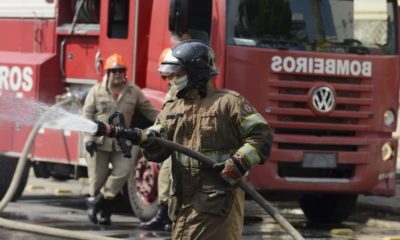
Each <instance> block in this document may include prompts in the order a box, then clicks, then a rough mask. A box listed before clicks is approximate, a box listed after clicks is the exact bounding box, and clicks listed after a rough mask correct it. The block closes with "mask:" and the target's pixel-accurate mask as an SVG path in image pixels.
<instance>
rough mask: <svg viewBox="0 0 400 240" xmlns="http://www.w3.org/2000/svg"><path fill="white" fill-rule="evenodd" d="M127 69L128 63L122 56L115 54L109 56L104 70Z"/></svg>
mask: <svg viewBox="0 0 400 240" xmlns="http://www.w3.org/2000/svg"><path fill="white" fill-rule="evenodd" d="M121 68H122V69H126V62H125V60H124V59H123V58H122V56H121V55H119V54H117V53H114V54H113V55H111V56H109V57H108V58H107V60H106V63H105V64H104V70H106V71H108V70H110V69H121Z"/></svg>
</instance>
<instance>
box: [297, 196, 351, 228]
mask: <svg viewBox="0 0 400 240" xmlns="http://www.w3.org/2000/svg"><path fill="white" fill-rule="evenodd" d="M357 196H358V195H357V194H305V195H303V196H302V197H301V198H300V201H299V202H300V207H301V209H302V210H303V212H304V215H305V216H306V217H307V219H308V221H310V222H312V223H340V222H342V221H344V220H346V219H347V218H348V217H349V216H350V214H351V212H352V210H353V209H354V206H355V204H356V201H357Z"/></svg>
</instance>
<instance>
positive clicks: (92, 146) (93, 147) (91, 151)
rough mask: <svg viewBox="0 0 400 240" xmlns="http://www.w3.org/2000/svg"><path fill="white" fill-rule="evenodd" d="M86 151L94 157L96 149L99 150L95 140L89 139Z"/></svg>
mask: <svg viewBox="0 0 400 240" xmlns="http://www.w3.org/2000/svg"><path fill="white" fill-rule="evenodd" d="M85 148H86V151H87V152H88V153H89V154H90V157H93V154H94V152H95V151H97V146H96V143H95V142H94V141H88V142H86V143H85Z"/></svg>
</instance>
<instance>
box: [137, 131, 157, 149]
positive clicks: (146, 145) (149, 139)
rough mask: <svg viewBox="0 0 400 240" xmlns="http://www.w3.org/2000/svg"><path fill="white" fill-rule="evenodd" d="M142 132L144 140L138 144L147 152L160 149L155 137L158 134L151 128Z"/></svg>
mask: <svg viewBox="0 0 400 240" xmlns="http://www.w3.org/2000/svg"><path fill="white" fill-rule="evenodd" d="M143 134H145V135H146V137H145V139H146V140H144V141H143V142H141V143H140V144H139V146H140V147H141V148H143V149H144V150H145V151H147V152H155V151H158V150H159V149H160V145H159V144H158V143H157V141H156V138H157V137H159V134H158V133H157V132H155V131H152V130H147V131H145V132H144V133H143Z"/></svg>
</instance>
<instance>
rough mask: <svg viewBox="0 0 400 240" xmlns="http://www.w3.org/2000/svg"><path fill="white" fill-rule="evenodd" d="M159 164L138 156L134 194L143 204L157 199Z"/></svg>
mask: <svg viewBox="0 0 400 240" xmlns="http://www.w3.org/2000/svg"><path fill="white" fill-rule="evenodd" d="M158 172H159V165H158V164H157V163H153V162H148V161H146V160H145V159H144V158H140V159H139V161H138V162H137V164H136V167H135V182H136V194H137V196H138V197H139V198H140V199H141V200H142V201H143V203H145V204H151V203H153V202H154V201H156V200H157V179H158Z"/></svg>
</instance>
